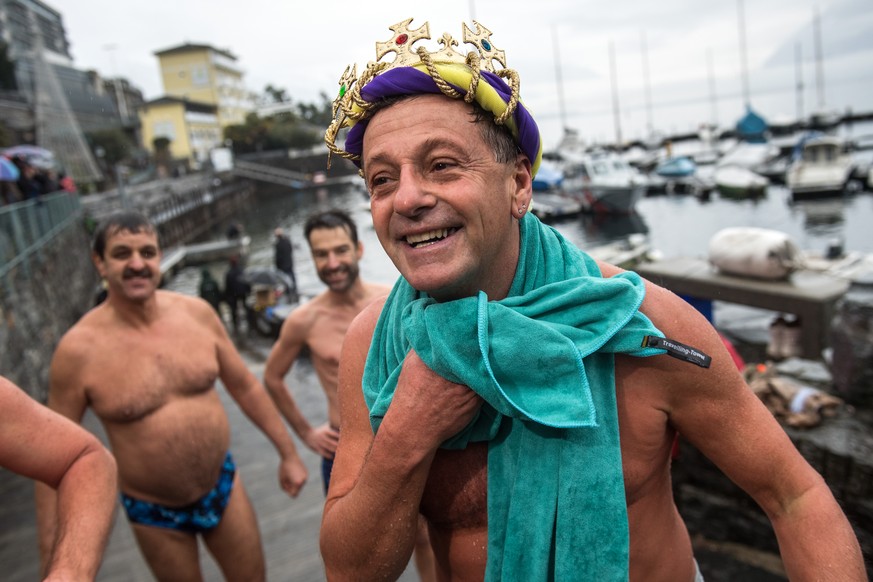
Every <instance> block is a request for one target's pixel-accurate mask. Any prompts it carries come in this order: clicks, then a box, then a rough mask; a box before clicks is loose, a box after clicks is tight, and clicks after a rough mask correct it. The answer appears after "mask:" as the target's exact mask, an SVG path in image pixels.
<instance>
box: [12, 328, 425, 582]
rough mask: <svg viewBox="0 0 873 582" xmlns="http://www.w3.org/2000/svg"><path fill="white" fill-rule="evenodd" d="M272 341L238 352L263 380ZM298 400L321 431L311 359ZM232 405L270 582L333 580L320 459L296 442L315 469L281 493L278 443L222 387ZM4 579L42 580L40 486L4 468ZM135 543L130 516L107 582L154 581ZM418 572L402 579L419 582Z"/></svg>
mask: <svg viewBox="0 0 873 582" xmlns="http://www.w3.org/2000/svg"><path fill="white" fill-rule="evenodd" d="M270 345H271V342H270V340H268V339H265V338H260V337H250V336H244V338H243V339H241V340H238V346H239V347H240V352H241V354H242V355H243V358H244V359H245V360H246V362H247V364H248V366H249V368H250V369H251V370H252V371H253V372H254V373H255V374H256V375H257V376H258V378H262V377H263V371H264V363H265V360H266V357H267V355H268V353H269V349H270ZM286 383H287V384H288V386H289V387H291V389H292V390H293V393H294V397H295V399H296V400H297V402H298V404H299V406H300V407H301V409H302V410H303V412H304V414H305V415H306V416H307V418H309V419H310V421H311V422H312V423H313V424H319V423H322V422H325V421H326V419H327V415H326V406H327V405H326V403H325V399H324V395H323V392H322V390H321V387H320V386H319V385H318V381H317V378H316V377H315V372H314V371H313V369H312V366H311V365H310V363H309V360H308V359H306V358H304V359H302V360H300V361H298V362H297V364H295V366H294V367H293V368H292V370H291V371H290V372H289V374H288V376H287V377H286ZM218 390H219V393H220V394H221V397H222V400H223V401H224V403H225V408H226V409H227V413H228V417H229V418H230V424H231V430H232V442H231V452H232V453H233V456H234V459H235V461H236V463H237V467H238V470H239V472H240V474H241V476H242V478H243V481H244V483H245V486H246V488H247V490H248V493H249V496H250V497H251V499H252V503H253V504H254V507H255V511H256V512H257V515H258V521H259V524H260V528H261V537H262V539H263V545H264V551H265V554H266V560H267V579H268V580H270V581H272V582H319V581H322V580H325V576H324V571H323V568H322V562H321V555H320V553H319V549H318V530H319V526H320V521H321V513H322V508H323V503H324V495H323V493H322V485H321V472H320V471H321V469H320V458H319V457H318V456H317V455H316V454H315V453H313V452H312V451H310V450H309V449H307V448H306V447H305V446H303V445H302V444H301V443H300V441H299V440H296V437H295V443H296V444H297V446H298V450H300V452H301V456H302V457H303V460H304V462H305V464H306V467H307V469H308V470H309V480H308V481H307V484H306V486H305V487H304V488H303V491H302V492H301V494H300V496H299V497H298V498H297V499H291V498H290V497H288V496H287V495H286V494H285V493H283V492H282V491H281V490H280V489H279V484H278V477H277V469H278V460H279V457H278V455H277V454H276V452H275V449H274V448H273V446H272V445H271V444H270V442H269V441H268V440H267V439H266V437H264V435H263V434H262V433H261V432H260V431H259V430H258V429H257V428H255V426H254V425H253V424H251V422H249V421H248V419H246V418H245V416H244V415H243V413H242V411H241V410H240V408H239V407H238V406H237V405H236V404H235V403H234V402H233V400H232V399H231V398H230V396H229V395H228V394H227V392H226V391H225V390H224V388H223V387H222V386H220V385H219V387H218ZM83 424H84V425H85V427H86V428H88V429H89V430H91V431H92V432H94V433H95V434H97V435H99V436H100V437H101V439H103V440H104V442H106V441H105V436H104V433H103V429H102V427H101V426H100V423H99V421H97V419H96V417H94V416H93V414H91V413H90V412H89V413H88V414H86V416H85V419H84V421H83ZM0 500H2V501H0V580H2V581H3V582H33V581H34V580H38V579H39V577H38V549H37V535H36V517H35V513H34V502H33V485H32V482H31V481H28V480H27V479H24V478H23V477H19V476H18V475H15V474H12V473H10V472H9V471H6V470H4V469H0ZM201 563H202V565H203V571H204V576H205V579H206V580H207V581H213V580H215V581H218V580H222V577H221V574H220V572H219V570H218V568H217V566H216V565H215V563H214V562H213V561H212V558H211V556H209V554H208V553H207V551H206V549H205V546H201ZM153 579H154V578H153V577H152V575H151V573H150V572H149V570H148V567H147V566H146V564H145V561H144V560H143V558H142V556H141V555H140V553H139V549H138V548H137V546H136V542H135V541H134V538H133V534H132V533H131V530H130V526H129V525H128V523H127V521H126V519H125V517H124V516H123V512H120V513H119V515H117V516H116V522H115V527H114V528H113V531H112V536H111V538H110V541H109V545H108V547H107V549H106V553H105V555H104V561H103V566H102V567H101V569H100V572H99V574H98V576H97V580H98V581H100V582H140V581H142V582H148V581H151V580H153ZM417 579H418V577H417V576H416V574H415V571H414V568H413V567H412V566H410V567H409V568H407V571H406V572H405V573H404V574H403V576H402V577H401V578H400V580H402V581H404V582H412V581H415V580H417Z"/></svg>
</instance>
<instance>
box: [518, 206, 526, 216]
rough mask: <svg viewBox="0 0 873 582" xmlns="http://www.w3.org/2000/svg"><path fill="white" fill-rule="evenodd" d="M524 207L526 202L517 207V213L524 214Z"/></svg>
mask: <svg viewBox="0 0 873 582" xmlns="http://www.w3.org/2000/svg"><path fill="white" fill-rule="evenodd" d="M525 208H527V205H526V204H522V205H521V206H519V207H518V213H519V214H524V209H525Z"/></svg>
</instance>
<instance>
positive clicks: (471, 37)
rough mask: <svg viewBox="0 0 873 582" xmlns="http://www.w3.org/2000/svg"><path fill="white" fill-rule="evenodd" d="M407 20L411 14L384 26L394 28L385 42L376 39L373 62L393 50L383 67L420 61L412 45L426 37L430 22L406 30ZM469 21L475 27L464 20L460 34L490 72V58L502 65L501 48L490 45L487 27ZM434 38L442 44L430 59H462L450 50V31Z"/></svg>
mask: <svg viewBox="0 0 873 582" xmlns="http://www.w3.org/2000/svg"><path fill="white" fill-rule="evenodd" d="M410 23H412V18H407V19H406V20H404V21H402V22H398V23H397V24H395V25H393V26H389V27H388V28H389V30H391V31H392V32H394V36H393V37H392V38H391V39H389V40H387V41H385V42H377V43H376V62H377V63H378V62H379V61H381V60H382V58H383V57H384V56H385V55H387V54H388V53H391V52H393V53H394V54H395V56H394V60H393V61H391V63H389V65H388V66H387V67H386V68H385V70H388V69H393V68H395V67H408V66H413V65H417V64H418V63H420V62H421V58H420V57H419V56H418V52H417V49H414V48H413V46H412V45H414V44H415V43H416V42H418V41H420V40H430V38H431V37H430V25H429V24H428V23H427V22H425V23H424V24H423V25H421V26H420V27H419V28H417V29H415V30H410V29H409V25H410ZM473 25H474V26H475V27H476V30H475V31H473V30H472V29H470V28H469V27H468V26H467V25H466V23H465V24H464V29H463V37H462V38H463V40H464V42H465V43H467V44H471V45H473V47H475V49H476V51H477V52H478V53H479V56H480V57H481V66H482V68H484V69H485V70H487V71H491V72H492V73H493V72H494V61H497V62H498V63H500V65H501V66H502V67H503V68H506V54H505V53H504V51H502V50H497V49H496V48H494V45H493V44H492V43H491V31H490V30H488V29H487V28H485V27H484V26H482V25H481V24H479V23H478V22H477V21H475V20H474V21H473ZM438 42H439V44H440V45H442V48H441V49H440V50H438V51H435V52H432V53H429V54H430V55H431V58H432V60H433V61H434V62H440V63H445V62H449V63H463V62H465V61H464V55H462V54H460V53H459V52H457V51H456V50H454V47H457V46H458V41H456V40H455V39H454V38H452V35H450V34H449V33H447V32H446V33H443V35H442V37H441V38H440V39H439V41H438ZM374 64H375V63H371V64H370V65H371V66H372V65H374Z"/></svg>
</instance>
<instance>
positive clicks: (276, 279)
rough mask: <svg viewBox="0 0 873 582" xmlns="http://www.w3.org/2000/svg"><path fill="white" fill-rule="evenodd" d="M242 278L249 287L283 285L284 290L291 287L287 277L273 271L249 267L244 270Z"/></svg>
mask: <svg viewBox="0 0 873 582" xmlns="http://www.w3.org/2000/svg"><path fill="white" fill-rule="evenodd" d="M243 278H244V279H245V280H246V281H247V282H248V283H249V285H269V286H271V287H277V286H279V285H284V286H285V288H286V289H287V288H290V287H291V280H290V279H289V278H288V275H286V274H285V273H283V272H281V271H277V270H275V269H263V268H257V267H251V268H248V269H246V270H245V274H244V275H243Z"/></svg>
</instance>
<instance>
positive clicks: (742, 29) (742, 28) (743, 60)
mask: <svg viewBox="0 0 873 582" xmlns="http://www.w3.org/2000/svg"><path fill="white" fill-rule="evenodd" d="M737 25H738V27H739V35H740V67H741V69H742V71H741V73H742V80H743V99H744V100H745V102H746V103H745V104H746V105H747V106H748V105H750V104H751V99H750V98H749V63H748V58H747V56H746V15H745V10H744V8H743V0H737Z"/></svg>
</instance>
